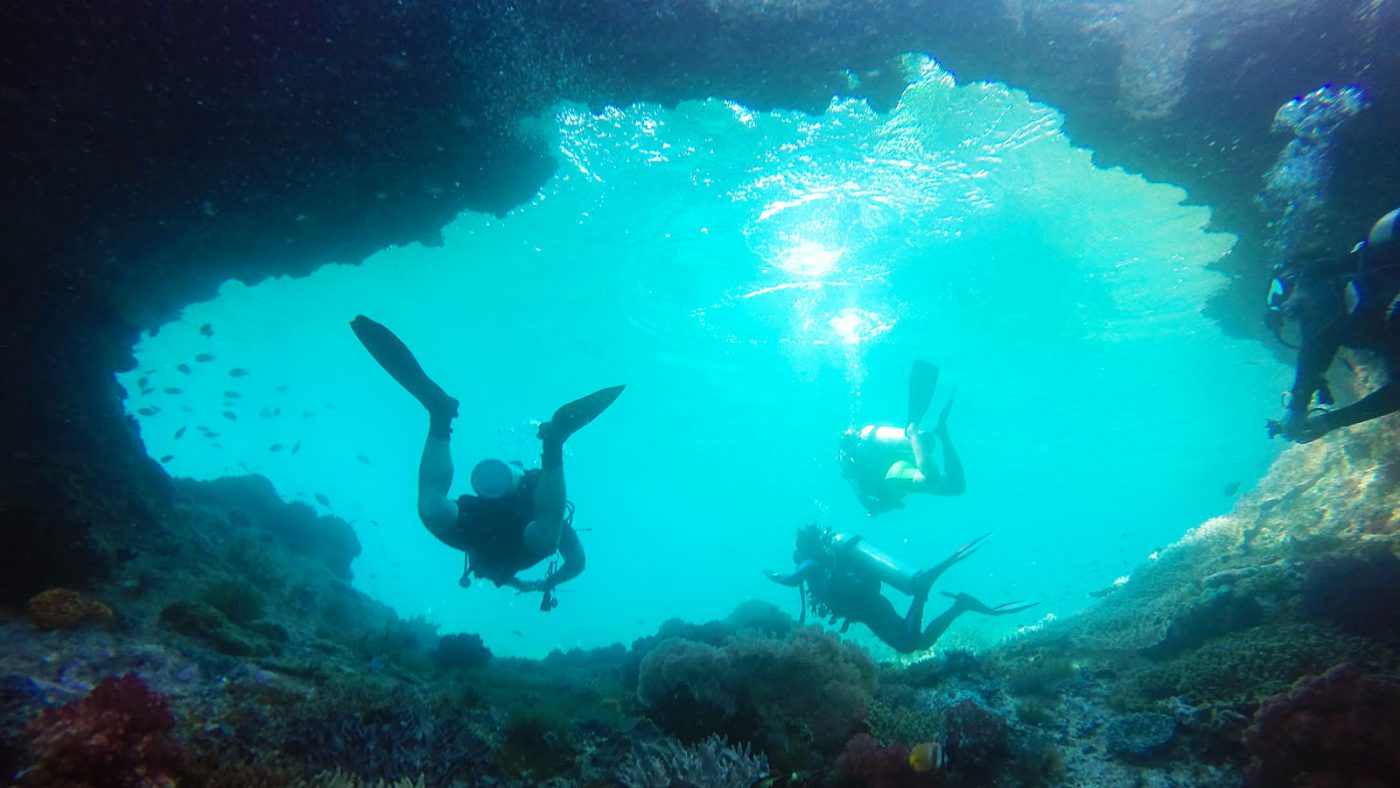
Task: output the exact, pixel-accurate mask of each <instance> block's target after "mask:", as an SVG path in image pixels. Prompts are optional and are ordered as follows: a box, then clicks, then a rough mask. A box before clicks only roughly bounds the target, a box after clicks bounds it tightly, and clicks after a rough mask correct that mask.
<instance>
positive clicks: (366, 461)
mask: <svg viewBox="0 0 1400 788" xmlns="http://www.w3.org/2000/svg"><path fill="white" fill-rule="evenodd" d="M355 459H356V460H358V461H359V462H360V464H362V465H369V464H370V462H369V458H368V457H366V456H365V455H363V454H356V455H355Z"/></svg>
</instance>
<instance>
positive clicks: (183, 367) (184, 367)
mask: <svg viewBox="0 0 1400 788" xmlns="http://www.w3.org/2000/svg"><path fill="white" fill-rule="evenodd" d="M175 368H176V369H178V370H180V374H182V375H189V374H192V371H191V370H190V365H189V364H176V365H175Z"/></svg>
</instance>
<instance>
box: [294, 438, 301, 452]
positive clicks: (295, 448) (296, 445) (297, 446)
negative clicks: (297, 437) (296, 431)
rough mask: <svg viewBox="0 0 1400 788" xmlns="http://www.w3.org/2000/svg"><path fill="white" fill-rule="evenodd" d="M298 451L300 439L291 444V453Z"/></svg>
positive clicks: (299, 449)
mask: <svg viewBox="0 0 1400 788" xmlns="http://www.w3.org/2000/svg"><path fill="white" fill-rule="evenodd" d="M299 451H301V441H297V442H296V443H293V444H292V454H296V453H297V452H299Z"/></svg>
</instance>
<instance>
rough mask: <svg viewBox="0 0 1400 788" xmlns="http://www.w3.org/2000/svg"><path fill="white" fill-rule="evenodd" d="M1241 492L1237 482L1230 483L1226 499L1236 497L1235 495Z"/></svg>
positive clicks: (1226, 490)
mask: <svg viewBox="0 0 1400 788" xmlns="http://www.w3.org/2000/svg"><path fill="white" fill-rule="evenodd" d="M1239 491H1240V483H1239V482H1237V481H1236V482H1230V483H1229V484H1227V485H1225V497H1227V498H1228V497H1230V496H1231V495H1234V494H1235V493H1237V492H1239Z"/></svg>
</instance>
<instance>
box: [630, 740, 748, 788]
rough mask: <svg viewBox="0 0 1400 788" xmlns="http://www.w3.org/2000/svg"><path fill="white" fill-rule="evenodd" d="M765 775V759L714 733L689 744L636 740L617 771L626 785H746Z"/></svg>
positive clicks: (640, 787) (647, 787) (657, 787)
mask: <svg viewBox="0 0 1400 788" xmlns="http://www.w3.org/2000/svg"><path fill="white" fill-rule="evenodd" d="M767 776H768V760H767V759H766V758H764V757H763V756H762V755H754V754H753V753H752V752H750V750H749V748H748V747H747V746H740V747H730V746H729V745H727V744H725V742H724V740H723V739H721V738H720V737H718V736H710V737H709V738H707V739H705V740H703V741H701V742H699V743H697V744H693V745H690V746H686V745H683V744H681V743H680V742H678V741H676V740H675V739H664V740H662V741H660V742H655V743H652V742H644V743H641V744H638V745H637V746H636V747H635V748H634V749H633V751H632V754H631V756H630V757H629V759H628V760H627V762H626V763H625V764H624V765H623V767H622V769H621V770H620V771H619V772H618V774H617V779H618V781H619V782H621V783H622V784H623V785H624V786H626V787H627V788H661V787H662V786H673V785H685V784H691V785H703V786H706V788H749V786H752V785H754V784H755V783H756V782H757V781H759V780H760V779H761V778H763V777H767Z"/></svg>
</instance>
